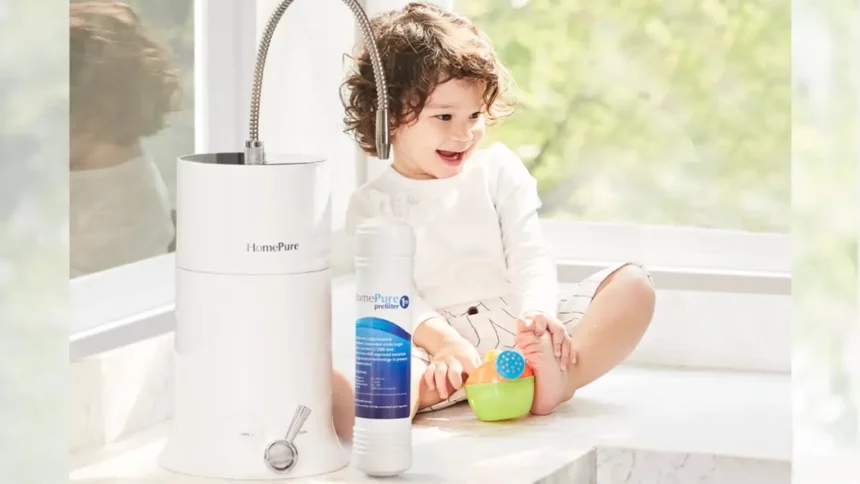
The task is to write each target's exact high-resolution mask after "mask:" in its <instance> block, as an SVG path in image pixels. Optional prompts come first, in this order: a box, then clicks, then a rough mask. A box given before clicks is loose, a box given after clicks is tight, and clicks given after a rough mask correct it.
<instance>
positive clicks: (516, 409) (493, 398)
mask: <svg viewBox="0 0 860 484" xmlns="http://www.w3.org/2000/svg"><path fill="white" fill-rule="evenodd" d="M534 396H535V377H533V376H530V377H527V378H519V379H517V380H510V381H502V382H498V383H482V384H479V385H466V398H467V399H468V400H469V406H470V407H472V411H473V412H475V416H476V417H478V420H481V421H484V422H494V421H497V420H509V419H514V418H519V417H522V416H523V415H525V414H527V413H529V410H531V408H532V400H534Z"/></svg>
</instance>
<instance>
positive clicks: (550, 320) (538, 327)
mask: <svg viewBox="0 0 860 484" xmlns="http://www.w3.org/2000/svg"><path fill="white" fill-rule="evenodd" d="M517 326H518V327H522V328H527V329H531V330H532V331H534V334H535V335H536V336H538V337H540V336H543V334H544V333H545V332H547V331H549V333H550V336H552V346H553V350H554V352H555V357H556V359H557V360H558V361H559V364H560V366H561V369H562V370H565V369H567V367H568V365H572V364H574V363H576V353H575V352H573V351H572V350H571V348H570V335H569V334H567V330H566V329H565V328H564V325H563V324H561V321H559V320H558V319H556V318H554V317H552V316H549V315H546V314H544V313H540V312H529V313H526V314H524V315H522V316H521V317H520V319H519V320H517Z"/></svg>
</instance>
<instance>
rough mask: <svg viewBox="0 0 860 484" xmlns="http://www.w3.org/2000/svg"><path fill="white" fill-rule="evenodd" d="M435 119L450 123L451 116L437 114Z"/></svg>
mask: <svg viewBox="0 0 860 484" xmlns="http://www.w3.org/2000/svg"><path fill="white" fill-rule="evenodd" d="M436 117H437V118H439V119H440V120H442V121H451V115H450V114H439V115H437V116H436Z"/></svg>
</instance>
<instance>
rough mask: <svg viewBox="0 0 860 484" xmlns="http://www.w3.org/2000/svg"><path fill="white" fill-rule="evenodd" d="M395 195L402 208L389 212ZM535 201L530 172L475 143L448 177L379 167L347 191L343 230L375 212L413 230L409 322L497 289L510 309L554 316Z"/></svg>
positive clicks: (550, 273)
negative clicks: (414, 175)
mask: <svg viewBox="0 0 860 484" xmlns="http://www.w3.org/2000/svg"><path fill="white" fill-rule="evenodd" d="M401 197H402V198H401ZM398 199H399V200H405V201H406V203H405V204H404V205H405V206H406V211H405V212H406V213H403V214H400V213H393V209H394V207H395V206H396V202H395V201H396V200H398ZM540 205H541V201H540V199H539V197H538V192H537V182H536V180H535V179H534V177H532V176H531V174H530V173H529V172H528V170H527V169H526V167H525V166H524V165H523V162H522V160H520V158H519V157H518V156H517V155H516V154H515V153H514V152H513V151H511V150H510V149H508V148H507V147H506V146H504V145H502V144H499V143H497V144H494V145H492V146H490V147H488V148H486V149H482V150H477V151H475V152H474V153H473V154H472V157H471V158H470V159H469V160H467V161H466V164H465V166H464V168H463V171H462V172H461V173H460V174H458V175H456V176H454V177H452V178H446V179H433V180H414V179H409V178H406V177H404V176H402V175H401V174H399V173H398V172H397V171H395V170H394V169H393V168H392V167H389V168H387V169H386V171H385V172H383V173H382V174H381V175H380V176H379V177H377V178H376V179H374V180H372V181H370V182H368V183H367V184H365V185H364V186H362V187H361V188H359V189H358V190H356V192H355V193H353V195H352V197H351V198H350V203H349V208H348V210H347V216H346V230H347V234H348V235H350V236H351V235H352V234H354V233H355V228H356V226H357V225H358V224H360V223H361V222H362V221H363V220H366V219H368V218H372V217H375V216H377V215H389V216H391V215H395V216H399V217H400V218H402V219H403V220H405V221H406V222H407V223H408V224H409V225H410V226H412V228H413V229H414V230H415V235H416V253H415V260H414V272H413V279H414V283H415V289H416V290H417V294H415V295H414V297H413V304H414V306H413V328H415V327H417V326H418V324H420V323H422V322H424V321H426V320H427V319H429V318H431V317H434V316H436V317H441V316H439V314H438V312H437V310H438V309H442V308H446V307H449V306H453V305H458V304H467V303H472V302H477V301H480V300H482V299H487V298H492V297H499V296H502V297H505V296H507V297H510V298H512V299H513V301H511V302H510V303H511V305H512V308H513V309H514V311H516V312H517V313H518V314H522V313H524V312H526V311H542V312H544V313H547V314H551V315H553V316H555V315H556V311H557V304H558V282H557V273H556V268H555V264H554V261H553V260H552V258H551V257H550V255H549V253H548V252H547V250H546V247H545V244H544V241H543V237H542V234H541V227H540V221H539V219H538V215H537V210H538V208H539V207H540ZM380 211H382V212H384V213H382V214H381V213H380Z"/></svg>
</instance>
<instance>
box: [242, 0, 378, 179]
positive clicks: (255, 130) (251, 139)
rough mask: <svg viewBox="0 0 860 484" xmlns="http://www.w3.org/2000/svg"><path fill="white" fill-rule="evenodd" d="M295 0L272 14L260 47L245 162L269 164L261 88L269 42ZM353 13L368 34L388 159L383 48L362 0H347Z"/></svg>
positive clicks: (362, 29) (368, 45) (281, 5)
mask: <svg viewBox="0 0 860 484" xmlns="http://www.w3.org/2000/svg"><path fill="white" fill-rule="evenodd" d="M293 1H294V0H283V1H282V2H281V3H280V4H279V5H278V7H277V8H276V9H275V11H274V12H273V13H272V16H271V17H269V22H268V24H267V25H266V30H265V31H264V32H263V36H262V39H261V40H260V47H259V49H258V50H257V64H256V67H255V69H254V87H253V90H252V92H251V117H250V127H249V133H248V140H247V141H246V142H245V161H244V162H245V164H246V165H259V164H264V163H265V153H264V151H263V142H262V141H260V137H259V123H260V94H261V93H260V91H261V90H262V88H263V71H264V69H265V66H266V55H267V54H268V52H269V44H271V42H272V36H273V35H274V33H275V28H276V27H277V26H278V23H279V22H280V21H281V17H283V15H284V12H286V11H287V8H288V7H289V6H290V5H291V4H292V3H293ZM343 3H345V4H346V5H347V6H348V7H349V8H350V10H352V13H353V14H354V15H355V18H356V20H358V25H359V28H361V33H362V35H363V36H364V41H365V43H366V44H367V48H368V50H369V52H370V61H371V64H372V67H373V77H374V78H375V80H376V92H377V110H376V151H377V156H378V157H379V158H380V159H383V160H387V159H388V156H389V153H390V151H391V139H390V136H391V134H390V132H389V124H388V119H389V118H388V114H389V113H388V86H386V83H385V75H384V73H383V71H382V61H381V60H380V58H379V49H378V47H377V45H376V41H375V39H374V38H373V33H372V32H371V30H370V20H368V18H367V14H366V13H365V11H364V9H362V8H361V5H360V4H359V3H358V0H343Z"/></svg>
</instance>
